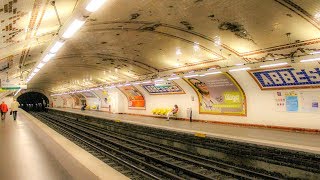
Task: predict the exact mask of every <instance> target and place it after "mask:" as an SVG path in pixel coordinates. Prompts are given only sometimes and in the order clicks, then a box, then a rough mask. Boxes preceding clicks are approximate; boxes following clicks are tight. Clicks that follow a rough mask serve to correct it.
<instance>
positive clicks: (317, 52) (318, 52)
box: [310, 51, 320, 54]
mask: <svg viewBox="0 0 320 180" xmlns="http://www.w3.org/2000/svg"><path fill="white" fill-rule="evenodd" d="M310 54H320V51H315V52H312V53H310Z"/></svg>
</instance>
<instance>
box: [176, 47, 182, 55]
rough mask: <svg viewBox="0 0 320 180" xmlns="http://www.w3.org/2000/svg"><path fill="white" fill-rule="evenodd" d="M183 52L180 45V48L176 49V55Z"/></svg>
mask: <svg viewBox="0 0 320 180" xmlns="http://www.w3.org/2000/svg"><path fill="white" fill-rule="evenodd" d="M181 54H182V52H181V49H180V48H179V47H178V48H177V49H176V55H177V56H180V55H181Z"/></svg>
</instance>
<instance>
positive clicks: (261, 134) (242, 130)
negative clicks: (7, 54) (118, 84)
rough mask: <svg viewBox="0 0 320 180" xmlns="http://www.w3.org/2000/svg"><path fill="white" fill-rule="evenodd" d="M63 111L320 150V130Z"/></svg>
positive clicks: (280, 145)
mask: <svg viewBox="0 0 320 180" xmlns="http://www.w3.org/2000/svg"><path fill="white" fill-rule="evenodd" d="M52 109H56V110H60V111H66V112H72V113H77V114H82V115H89V116H94V117H98V118H104V119H110V120H121V121H124V122H128V123H134V124H140V125H144V126H150V127H156V128H163V129H168V130H174V131H181V132H186V133H204V134H206V135H207V136H212V137H219V138H226V139H231V140H237V141H242V142H250V143H255V144H260V145H267V146H273V147H280V148H286V149H292V150H298V151H304V152H311V153H316V154H320V134H309V133H301V132H291V131H283V130H274V129H264V128H254V127H244V126H234V125H222V124H209V123H203V122H189V121H179V120H170V121H166V120H165V119H160V118H153V117H145V116H134V115H124V114H110V113H107V112H101V111H88V110H86V111H81V110H78V109H70V108H52Z"/></svg>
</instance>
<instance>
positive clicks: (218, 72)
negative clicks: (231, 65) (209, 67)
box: [205, 71, 222, 75]
mask: <svg viewBox="0 0 320 180" xmlns="http://www.w3.org/2000/svg"><path fill="white" fill-rule="evenodd" d="M221 73H222V72H221V71H216V72H210V73H205V75H213V74H221Z"/></svg>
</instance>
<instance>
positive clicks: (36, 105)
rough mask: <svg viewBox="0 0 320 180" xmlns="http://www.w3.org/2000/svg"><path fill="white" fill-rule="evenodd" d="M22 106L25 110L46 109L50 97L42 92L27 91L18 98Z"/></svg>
mask: <svg viewBox="0 0 320 180" xmlns="http://www.w3.org/2000/svg"><path fill="white" fill-rule="evenodd" d="M17 101H18V102H19V104H20V107H21V108H22V109H23V110H25V111H45V107H47V106H48V104H49V99H48V98H47V97H46V96H45V95H44V94H42V93H38V92H27V93H25V94H22V95H20V96H19V97H18V98H17Z"/></svg>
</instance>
